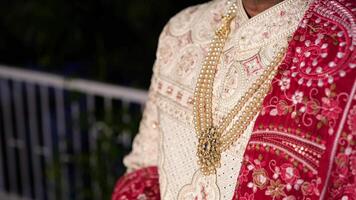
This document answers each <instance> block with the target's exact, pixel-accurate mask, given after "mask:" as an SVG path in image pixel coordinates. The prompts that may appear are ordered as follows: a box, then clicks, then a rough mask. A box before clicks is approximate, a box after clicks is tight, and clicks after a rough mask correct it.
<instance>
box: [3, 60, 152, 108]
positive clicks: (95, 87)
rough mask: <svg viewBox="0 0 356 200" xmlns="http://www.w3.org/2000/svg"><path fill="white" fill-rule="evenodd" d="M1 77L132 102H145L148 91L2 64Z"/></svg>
mask: <svg viewBox="0 0 356 200" xmlns="http://www.w3.org/2000/svg"><path fill="white" fill-rule="evenodd" d="M0 77H5V78H11V79H14V80H20V81H25V82H32V83H36V84H39V85H46V86H48V87H55V88H63V89H69V90H76V91H79V92H83V93H85V94H91V95H97V96H105V97H111V98H114V99H125V100H128V101H131V102H136V103H144V102H146V100H147V92H146V91H143V90H139V89H132V88H127V87H121V86H116V85H111V84H106V83H100V82H95V81H88V80H83V79H64V78H62V77H61V76H57V75H53V74H48V73H43V72H35V71H31V70H25V69H16V68H14V67H7V66H4V65H0Z"/></svg>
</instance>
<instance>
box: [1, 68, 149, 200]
mask: <svg viewBox="0 0 356 200" xmlns="http://www.w3.org/2000/svg"><path fill="white" fill-rule="evenodd" d="M146 95H147V94H146V92H145V91H141V90H137V89H129V88H125V87H119V86H113V85H109V84H103V83H98V82H93V81H87V80H81V79H65V78H63V77H60V76H57V75H52V74H47V73H42V72H34V71H30V70H23V69H16V68H13V67H6V66H0V199H1V200H3V199H2V198H4V197H5V196H7V197H10V196H12V198H13V199H18V198H22V199H36V200H42V199H49V200H52V199H66V200H68V199H81V198H79V194H78V193H77V190H76V189H78V188H79V189H80V188H81V189H86V190H89V191H90V195H89V196H91V198H88V197H87V196H88V195H87V196H86V197H83V198H82V199H100V198H101V197H102V196H101V193H102V192H103V189H102V188H101V185H99V184H98V183H97V182H95V181H92V180H90V179H91V178H90V174H89V175H88V174H84V172H83V167H84V168H86V167H88V168H90V167H92V166H94V163H95V162H96V161H97V160H95V159H102V158H100V155H96V156H97V157H95V156H94V157H93V155H95V154H98V152H97V149H102V148H104V147H102V146H105V144H104V145H101V144H100V143H98V141H102V139H100V137H101V134H107V133H110V134H112V132H115V131H116V132H119V133H117V134H116V135H115V138H117V139H118V140H117V141H115V144H117V145H122V146H123V147H125V148H126V149H129V145H130V142H131V139H132V133H133V131H135V130H130V128H128V127H130V125H127V126H126V127H122V126H121V123H123V124H124V123H126V124H130V121H132V120H135V119H132V113H140V111H141V109H142V105H143V104H144V102H145V101H146V98H147V97H146ZM137 115H139V114H137ZM113 116H116V118H115V117H113ZM115 120H117V121H115ZM136 121H138V120H137V119H136ZM115 123H117V124H119V125H120V128H117V129H115V128H112V127H111V126H112V125H113V124H114V126H115ZM83 124H84V125H83ZM133 129H134V128H133ZM98 145H99V146H98ZM106 145H107V144H106ZM99 154H100V153H99ZM82 155H92V156H89V157H87V158H88V159H87V162H84V163H85V164H83V165H81V164H78V163H80V162H76V161H74V160H75V159H73V158H78V159H77V160H81V158H82V157H83V156H82ZM56 163H57V164H56ZM51 174H52V176H51ZM53 174H54V175H53ZM88 177H89V178H88ZM105 178H110V177H104V180H105ZM112 178H115V177H111V179H112ZM84 196H85V195H84ZM4 200H5V199H4Z"/></svg>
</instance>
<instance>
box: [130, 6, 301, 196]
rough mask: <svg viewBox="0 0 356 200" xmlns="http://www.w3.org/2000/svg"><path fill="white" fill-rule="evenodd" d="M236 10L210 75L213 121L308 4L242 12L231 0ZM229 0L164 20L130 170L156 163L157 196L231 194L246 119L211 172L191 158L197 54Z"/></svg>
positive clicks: (269, 57) (246, 85)
mask: <svg viewBox="0 0 356 200" xmlns="http://www.w3.org/2000/svg"><path fill="white" fill-rule="evenodd" d="M237 1H238V2H237V5H238V9H237V16H236V18H235V20H234V23H233V24H232V29H231V34H230V36H229V39H228V40H227V43H226V45H225V48H224V52H223V55H222V58H221V61H220V64H219V66H218V72H217V74H216V77H215V81H214V90H213V102H212V103H213V113H214V114H213V118H214V124H217V123H218V121H219V120H220V119H221V118H222V117H223V116H225V115H226V114H227V113H228V112H229V111H230V110H231V109H232V108H233V106H234V105H235V104H236V103H237V101H238V100H239V98H240V97H241V96H242V95H243V94H244V93H245V92H246V91H247V90H248V88H249V87H250V86H251V84H252V83H253V82H254V80H256V79H257V78H258V77H259V75H260V74H261V73H262V72H263V70H264V68H265V67H266V66H267V65H268V64H269V63H270V62H271V61H272V59H273V57H274V56H275V55H276V53H277V52H278V51H279V50H280V49H281V48H282V47H287V43H288V38H289V36H291V34H292V33H293V32H294V31H295V30H296V28H297V25H298V23H299V21H300V20H301V19H302V16H303V14H304V12H305V10H306V9H307V6H308V2H307V0H285V1H283V2H282V3H280V4H278V5H276V6H274V7H272V8H270V9H268V10H266V11H264V12H263V13H261V14H259V15H257V16H255V17H253V18H251V19H249V18H248V16H247V15H246V13H245V11H244V8H243V6H242V2H241V0H237ZM228 4H229V2H228V1H225V0H215V1H210V2H208V3H205V4H202V5H198V6H193V7H189V8H187V9H185V10H183V11H182V12H180V13H179V14H177V15H176V16H175V17H173V18H172V19H171V20H170V21H169V23H168V24H167V25H166V27H165V28H164V30H163V32H162V34H161V37H160V42H159V45H158V51H157V60H156V63H155V67H154V76H153V78H152V83H151V88H150V95H149V96H150V98H149V99H150V100H149V101H148V103H147V107H146V110H145V112H144V118H143V121H142V123H141V127H140V132H139V134H138V135H137V137H136V138H135V141H134V146H133V151H132V153H131V154H130V155H129V156H127V157H126V158H125V164H126V166H127V167H128V169H129V170H134V169H138V168H141V167H146V166H152V165H155V166H158V170H159V178H160V180H159V181H160V191H161V198H162V199H164V200H173V199H179V200H181V199H182V200H183V199H184V200H185V199H189V200H192V199H199V200H200V199H209V200H215V199H222V200H225V199H227V200H230V199H232V197H233V194H234V189H235V186H236V180H237V176H238V174H239V169H240V166H241V162H242V157H243V153H244V151H245V148H246V145H247V141H248V139H249V137H250V135H251V132H252V127H253V123H254V122H252V123H251V124H250V126H249V127H248V128H247V130H246V131H245V132H244V134H243V135H242V136H241V138H239V139H238V141H237V142H236V143H235V144H234V145H233V146H232V147H231V148H230V149H229V150H228V151H226V152H223V154H222V158H221V159H222V160H221V167H220V168H219V169H218V171H217V174H216V175H210V176H207V177H205V176H203V175H202V174H201V173H200V171H199V167H198V165H197V158H196V146H197V138H196V136H195V131H194V125H193V93H194V88H195V84H196V81H197V76H198V74H199V72H200V69H201V66H202V61H203V59H204V56H205V55H206V54H207V50H208V46H209V43H210V41H211V39H212V36H213V33H214V31H215V29H216V28H217V27H218V26H219V25H220V20H221V16H222V15H223V14H224V13H225V12H226V10H227V8H228V6H229V5H228Z"/></svg>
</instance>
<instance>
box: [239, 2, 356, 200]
mask: <svg viewBox="0 0 356 200" xmlns="http://www.w3.org/2000/svg"><path fill="white" fill-rule="evenodd" d="M355 6H356V4H355V2H354V1H351V0H330V1H326V0H315V1H313V3H312V4H311V5H310V7H309V10H308V11H307V12H306V14H305V17H304V18H303V20H302V22H301V23H300V26H299V27H298V29H297V31H296V32H295V34H294V35H293V37H292V39H291V41H290V42H289V48H288V50H287V54H286V56H285V60H284V61H283V62H282V64H281V65H280V68H279V74H278V75H277V76H276V77H275V79H274V80H273V82H272V88H271V90H270V93H269V94H268V95H267V97H266V98H265V100H264V102H263V107H262V110H261V112H260V116H259V117H258V118H257V119H256V122H255V127H254V132H253V134H252V135H251V138H250V141H249V144H248V147H247V150H246V151H245V154H244V157H245V160H244V162H243V165H242V168H241V170H240V175H239V178H238V182H239V183H238V185H237V186H236V191H235V196H234V199H281V200H299V199H303V200H307V199H308V200H314V199H315V200H316V199H327V200H335V199H342V200H346V199H347V200H350V199H351V200H355V199H356V150H355V149H356V132H355V131H356V98H355V97H356V95H355V93H356V79H355V77H356V74H355V72H356V71H355V70H354V69H355V68H356V59H355V58H356V53H355V44H356V43H355V41H356V32H355V30H356V29H355V28H356V24H355V23H354V22H355V20H356V10H355V9H354V8H355Z"/></svg>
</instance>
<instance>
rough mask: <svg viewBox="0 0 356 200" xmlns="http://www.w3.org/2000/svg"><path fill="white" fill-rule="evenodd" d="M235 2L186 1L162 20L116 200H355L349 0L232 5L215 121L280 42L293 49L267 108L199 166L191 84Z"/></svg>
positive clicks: (354, 35)
mask: <svg viewBox="0 0 356 200" xmlns="http://www.w3.org/2000/svg"><path fill="white" fill-rule="evenodd" d="M228 4H229V2H228V1H225V0H214V1H210V2H208V3H205V4H201V5H197V6H193V7H189V8H187V9H185V10H183V11H181V12H180V13H178V14H177V15H176V16H174V17H173V18H172V19H171V20H170V21H169V22H168V23H167V25H166V26H165V27H164V29H163V32H162V34H161V36H160V39H159V45H158V50H157V59H156V62H155V64H154V68H153V77H152V81H151V86H150V90H149V100H148V102H147V104H146V108H145V111H144V114H143V119H142V122H141V125H140V130H139V133H138V135H137V136H136V138H135V140H134V143H133V150H132V152H131V153H130V154H129V155H128V156H127V157H125V159H124V164H125V165H126V166H127V174H125V175H124V176H123V177H121V179H119V181H118V183H117V186H116V188H115V191H114V193H113V199H114V200H123V199H164V200H166V199H167V200H173V199H179V200H183V199H184V200H185V199H190V200H195V199H196V200H217V199H221V200H225V199H226V200H231V199H257V200H259V199H284V200H294V199H343V200H346V199H356V148H355V145H356V96H355V92H356V91H355V90H356V80H355V77H356V76H355V75H356V72H355V68H356V54H355V51H354V48H355V45H356V17H355V13H356V8H355V5H356V4H355V1H353V0H331V1H327V0H315V1H312V0H285V1H283V2H281V3H279V4H277V5H275V6H273V7H271V8H269V9H267V10H265V11H263V12H262V13H260V14H258V15H257V16H254V17H252V18H249V17H248V15H247V14H246V12H245V10H244V8H243V5H242V2H241V0H237V14H236V17H235V19H234V21H233V23H232V25H231V33H230V35H229V37H228V40H227V42H226V44H225V47H224V50H223V54H222V56H221V58H220V63H219V65H218V70H217V73H216V76H215V79H214V84H213V97H212V106H213V119H214V122H213V123H214V124H217V123H219V121H220V120H221V119H222V118H223V117H224V116H225V115H226V114H227V113H228V112H229V111H230V110H231V109H232V108H233V107H234V105H235V104H236V103H237V101H238V100H239V99H240V98H241V96H243V95H244V93H245V92H246V91H247V90H248V89H249V87H251V85H252V83H253V82H254V81H255V80H256V79H257V78H258V77H259V76H260V75H261V73H262V72H263V70H264V69H265V68H266V66H267V65H268V64H269V63H270V62H271V61H272V60H273V58H274V57H275V55H276V54H277V53H278V52H279V51H280V49H281V48H283V47H284V48H287V52H286V53H285V56H284V59H283V61H282V62H281V64H280V65H279V69H278V74H277V75H276V76H275V78H274V79H273V81H272V83H271V85H272V86H271V90H270V91H269V93H268V94H267V96H266V97H265V99H264V101H263V106H262V109H261V110H260V111H259V114H258V115H257V116H255V118H254V120H253V121H252V122H251V123H250V125H249V126H248V128H247V129H246V130H245V131H244V133H243V135H242V136H241V137H240V138H239V139H238V140H237V141H236V142H235V143H234V144H233V146H232V147H231V148H230V149H229V150H227V151H225V152H223V153H222V157H221V167H220V168H218V169H217V172H216V174H213V175H209V176H204V175H203V174H202V173H201V171H200V170H199V165H198V164H197V156H196V149H197V137H196V134H195V130H194V123H193V103H194V102H193V97H194V88H195V85H196V82H197V77H198V75H199V71H200V69H201V66H202V62H203V60H204V57H205V56H206V55H207V52H208V48H209V43H210V42H211V39H212V37H213V34H214V31H215V30H216V29H217V27H218V26H219V25H220V22H221V17H222V15H223V14H225V12H226V10H227V8H228V7H229V5H228ZM236 117H238V116H236Z"/></svg>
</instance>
